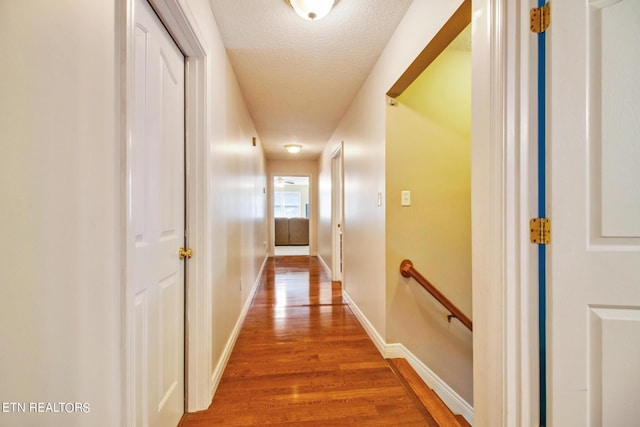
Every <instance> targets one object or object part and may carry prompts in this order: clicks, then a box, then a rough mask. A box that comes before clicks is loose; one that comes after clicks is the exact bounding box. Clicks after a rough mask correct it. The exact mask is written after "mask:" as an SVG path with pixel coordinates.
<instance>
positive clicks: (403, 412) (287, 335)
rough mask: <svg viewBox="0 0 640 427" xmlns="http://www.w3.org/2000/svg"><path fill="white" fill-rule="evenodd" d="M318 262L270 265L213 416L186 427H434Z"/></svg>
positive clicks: (304, 259) (287, 259) (286, 259)
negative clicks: (352, 426) (355, 426)
mask: <svg viewBox="0 0 640 427" xmlns="http://www.w3.org/2000/svg"><path fill="white" fill-rule="evenodd" d="M427 418H428V414H427V415H426V416H425V414H424V413H423V412H421V410H420V409H419V408H417V407H416V405H415V403H414V401H413V400H412V398H411V397H410V396H409V395H408V394H407V391H406V389H405V388H404V386H403V385H402V383H401V382H400V381H399V380H398V378H397V377H396V375H395V374H394V373H393V371H392V370H391V369H390V368H389V365H388V364H387V362H386V361H385V360H384V359H383V358H382V356H381V355H380V353H379V352H378V350H377V349H376V347H375V346H374V344H373V343H372V342H371V340H370V339H369V337H368V336H367V334H366V332H365V331H364V329H363V328H362V326H361V325H360V323H359V322H358V320H357V319H356V318H355V316H354V315H353V313H352V312H351V310H350V309H349V308H348V306H347V305H346V304H344V301H343V299H342V290H341V287H340V283H339V282H333V283H332V282H331V281H330V280H329V278H328V277H327V276H326V274H325V273H324V269H323V268H322V267H321V265H320V263H319V261H318V260H317V258H315V257H309V256H283V257H275V258H270V259H269V260H268V262H267V266H266V268H265V271H264V273H263V276H262V279H261V283H260V287H259V289H258V292H257V294H256V296H255V298H254V300H253V302H252V305H251V308H250V310H249V313H248V314H247V317H246V320H245V323H244V325H243V327H242V330H241V331H240V334H239V335H238V339H237V341H236V344H235V346H234V349H233V352H232V354H231V356H230V358H229V361H228V363H227V366H226V369H225V371H224V374H223V376H222V379H221V381H220V384H219V386H218V389H217V391H216V394H215V396H214V398H213V401H212V403H211V405H210V407H209V408H208V409H207V410H206V411H202V412H197V413H191V414H187V415H186V416H185V417H184V419H183V422H182V424H181V427H204V426H256V425H273V426H280V425H281V426H304V425H308V426H332V425H333V426H337V425H359V426H360V425H362V426H398V425H403V426H429V425H431V424H430V423H429V421H428V420H427Z"/></svg>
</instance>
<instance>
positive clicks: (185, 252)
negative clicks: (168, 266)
mask: <svg viewBox="0 0 640 427" xmlns="http://www.w3.org/2000/svg"><path fill="white" fill-rule="evenodd" d="M192 256H193V251H192V250H191V249H185V248H180V249H179V250H178V257H179V258H180V259H185V258H187V259H191V257H192Z"/></svg>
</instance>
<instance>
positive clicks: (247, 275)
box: [0, 0, 267, 427]
mask: <svg viewBox="0 0 640 427" xmlns="http://www.w3.org/2000/svg"><path fill="white" fill-rule="evenodd" d="M120 3H121V2H120V1H118V0H112V1H104V0H84V1H71V0H60V1H56V2H50V1H45V0H32V1H29V2H22V1H18V0H14V1H3V2H0V53H2V54H3V56H4V58H6V59H7V60H6V61H4V62H3V68H2V79H0V93H1V94H2V96H1V97H0V144H1V149H2V154H1V155H0V196H1V197H2V203H1V207H0V236H2V245H0V334H1V336H2V344H1V347H2V350H1V351H0V378H1V381H0V402H27V403H28V402H88V403H89V405H90V412H89V413H88V414H73V415H66V414H51V413H49V414H11V413H3V412H2V408H1V407H0V425H12V426H31V425H34V423H37V425H38V426H45V427H46V426H59V425H66V426H85V425H92V426H105V427H111V426H118V425H121V424H122V417H123V406H122V405H123V400H122V396H123V390H122V378H123V371H122V366H121V357H122V347H121V344H122V341H121V333H122V330H121V322H122V317H121V316H122V307H121V289H123V288H122V287H123V283H122V277H123V259H122V256H123V250H122V249H123V245H124V242H123V234H122V230H121V219H122V218H123V217H124V214H123V212H122V208H123V200H124V194H123V189H122V187H121V182H122V181H121V178H122V176H123V175H122V174H123V173H124V172H122V171H123V169H122V168H123V165H124V159H123V157H122V153H123V150H122V148H123V141H122V140H121V136H120V125H121V123H120V110H119V108H120V98H119V93H120V81H119V77H120V56H119V55H120V52H119V50H118V49H119V44H120V37H122V35H123V33H122V30H121V26H122V25H123V22H121V17H120V11H119V10H118V7H119V6H118V5H120ZM181 3H183V4H188V8H189V9H190V10H191V12H192V13H191V16H192V17H194V19H195V20H196V21H197V22H196V25H197V31H199V32H200V33H201V35H202V36H203V38H204V39H205V44H206V47H205V49H206V51H207V52H206V53H207V59H208V61H209V62H208V81H207V88H208V90H207V93H206V94H205V97H206V101H205V104H206V105H207V106H208V108H209V111H208V115H209V120H208V122H207V126H206V127H207V129H206V132H207V135H208V144H209V145H208V152H209V153H210V158H209V159H208V165H207V170H208V171H209V175H208V176H207V179H206V183H205V190H204V191H203V194H204V195H205V197H206V199H207V200H204V201H203V202H204V203H206V204H207V212H208V217H209V222H208V224H207V228H208V230H209V232H210V235H209V236H208V237H207V239H208V250H209V253H208V254H204V256H205V257H207V258H208V259H210V260H211V267H210V270H209V272H208V275H207V278H206V282H207V283H206V284H205V286H206V287H208V289H209V291H210V292H209V295H211V305H212V310H213V319H212V320H213V322H212V325H213V326H212V340H211V342H212V347H213V348H212V349H211V369H214V367H215V366H216V364H217V362H218V361H219V360H220V359H221V357H222V350H223V348H224V346H225V344H226V343H227V341H228V340H229V337H230V336H231V333H232V329H233V327H234V325H235V322H236V320H237V319H238V316H239V315H240V312H241V310H242V307H243V305H244V303H245V302H246V300H247V298H248V296H249V291H250V289H251V287H252V286H253V284H254V283H255V282H256V279H257V277H258V273H259V271H260V267H261V266H262V263H263V261H264V258H265V256H266V250H265V248H264V246H263V243H262V242H263V241H265V240H266V239H267V223H266V218H267V212H266V196H265V194H264V193H263V188H265V187H266V186H267V182H266V165H265V160H264V155H263V151H262V147H261V146H260V145H258V146H257V147H253V146H252V145H251V138H252V137H253V136H255V135H256V133H255V129H254V127H253V124H252V121H251V118H250V116H249V114H248V112H247V109H246V106H245V104H244V100H243V97H242V95H241V93H240V90H239V88H238V85H237V82H236V79H235V75H234V73H233V71H232V68H231V66H230V64H229V62H228V59H227V57H226V53H225V50H224V47H223V45H222V42H221V40H220V37H219V34H218V31H217V27H216V25H215V22H214V20H213V16H212V14H211V11H210V9H209V5H208V3H207V1H206V0H189V1H188V2H181ZM9 58H10V59H9Z"/></svg>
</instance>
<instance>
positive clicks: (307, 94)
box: [210, 0, 413, 159]
mask: <svg viewBox="0 0 640 427" xmlns="http://www.w3.org/2000/svg"><path fill="white" fill-rule="evenodd" d="M412 1H413V0H340V1H339V2H338V3H337V4H336V6H335V7H334V9H333V10H332V11H331V13H330V14H329V15H328V16H327V17H326V18H323V19H321V20H318V21H313V22H311V21H307V20H304V19H302V18H300V17H299V16H298V15H296V14H295V12H294V11H293V9H292V8H291V7H290V6H289V5H288V3H287V1H286V0H210V3H211V9H212V10H213V14H214V16H215V19H216V22H217V24H218V27H219V29H220V33H221V35H222V40H223V42H224V44H225V46H226V48H227V52H228V55H229V58H230V61H231V64H232V65H233V68H234V70H235V72H236V75H237V78H238V81H239V84H240V88H241V90H242V93H243V95H244V97H245V100H246V102H247V105H248V108H249V112H250V114H251V116H252V118H253V121H254V124H255V126H256V130H257V132H258V137H259V138H260V141H261V142H262V144H263V146H264V148H265V152H266V154H267V158H269V159H292V158H295V159H314V158H317V157H318V154H319V153H320V151H322V149H323V148H324V146H325V145H326V143H327V142H328V140H329V138H330V137H331V135H332V133H333V131H334V130H335V128H336V127H337V125H338V123H339V122H340V119H341V118H342V116H343V115H344V113H345V111H346V110H347V108H348V107H349V105H350V104H351V101H352V100H353V98H354V96H355V95H356V93H357V91H358V89H359V88H360V86H361V85H362V83H364V80H365V79H366V77H367V75H368V74H369V72H370V71H371V68H372V67H373V65H374V64H375V62H376V60H377V59H378V57H379V56H380V53H381V52H382V49H383V48H384V46H385V45H386V44H387V41H388V40H389V38H390V37H391V35H392V34H393V32H394V31H395V29H396V27H397V26H398V24H399V22H400V20H401V19H402V17H403V16H404V14H405V12H406V10H407V8H408V7H409V5H410V4H411V2H412ZM289 143H299V144H301V145H302V146H303V148H302V151H301V152H300V153H298V154H296V155H295V157H293V155H291V154H288V153H287V152H286V151H285V149H284V144H289Z"/></svg>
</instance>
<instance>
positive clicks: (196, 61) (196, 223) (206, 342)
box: [117, 0, 212, 426]
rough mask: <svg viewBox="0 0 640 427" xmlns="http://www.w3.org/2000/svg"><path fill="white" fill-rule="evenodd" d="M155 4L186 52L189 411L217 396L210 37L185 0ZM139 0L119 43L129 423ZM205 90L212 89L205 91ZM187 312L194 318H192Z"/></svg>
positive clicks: (125, 417) (128, 4) (127, 13)
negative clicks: (209, 206)
mask: <svg viewBox="0 0 640 427" xmlns="http://www.w3.org/2000/svg"><path fill="white" fill-rule="evenodd" d="M149 3H150V4H151V6H152V8H153V9H154V10H155V11H156V13H157V14H158V16H159V17H160V19H161V21H162V22H163V24H164V25H165V27H166V28H167V30H168V31H169V34H170V35H171V36H172V37H173V39H174V41H175V42H176V44H177V45H178V47H179V49H180V50H181V51H182V53H183V54H184V56H185V180H186V181H185V203H186V216H185V221H186V225H187V226H186V236H185V239H186V241H187V242H188V245H189V247H190V248H192V249H193V252H194V257H193V258H192V259H191V260H190V261H189V263H188V266H187V268H186V273H185V329H186V330H185V359H184V360H185V376H184V381H185V411H195V410H199V409H205V408H207V407H208V406H209V403H210V401H211V397H212V390H211V384H210V378H211V329H212V326H211V319H212V313H211V310H212V309H211V290H210V288H209V287H208V286H207V283H209V280H207V278H208V277H210V276H211V272H210V267H209V263H207V255H208V252H209V250H208V241H207V236H208V235H209V233H208V228H209V225H208V221H207V217H208V216H207V205H206V200H207V197H206V195H207V194H208V191H207V189H208V187H207V179H206V177H207V172H208V166H207V161H206V160H207V159H208V155H207V154H208V152H207V149H206V148H207V140H208V133H209V121H208V119H207V102H206V98H207V97H206V93H207V92H206V91H207V87H208V78H209V67H208V65H207V57H206V52H207V46H206V43H205V42H204V41H205V38H204V36H203V34H202V33H201V31H200V29H199V28H198V26H197V24H196V20H195V18H194V15H193V12H192V11H191V9H189V6H188V5H187V2H186V1H185V0H150V1H149ZM133 5H134V0H119V2H118V8H119V25H120V29H119V31H117V35H118V37H119V40H117V45H118V46H119V49H120V53H121V55H120V58H121V61H120V72H119V79H120V80H119V85H120V105H119V106H118V107H119V112H120V120H121V126H120V141H121V147H120V159H121V160H120V171H121V173H120V188H121V195H122V197H121V200H120V203H121V208H120V213H121V227H122V228H121V233H120V234H121V242H122V245H121V250H122V254H123V255H122V265H123V268H122V270H121V271H122V285H121V298H120V300H121V337H122V339H121V358H120V363H121V371H122V379H121V387H122V393H121V396H122V397H121V407H122V421H123V425H125V426H132V425H134V424H135V420H134V407H133V406H134V388H133V386H134V381H133V380H134V379H133V310H132V306H133V305H132V301H133V297H132V295H130V294H129V291H128V289H129V286H128V284H129V283H131V282H132V281H133V275H132V259H133V258H132V255H133V242H134V236H133V231H132V230H133V229H132V224H131V220H130V217H129V216H128V212H129V207H130V202H129V200H130V194H131V193H130V188H129V183H128V182H127V171H128V170H129V168H130V166H131V165H130V161H131V152H130V147H131V143H132V135H133V123H134V109H133V99H134V82H135V80H134V75H133V71H134V70H133V64H134V56H133V55H134V51H133V47H134V36H135V33H134V26H135V23H134V16H133V7H134V6H133ZM203 94H205V95H204V96H203ZM187 313H188V314H189V316H188V319H189V323H187V322H186V319H187Z"/></svg>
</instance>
